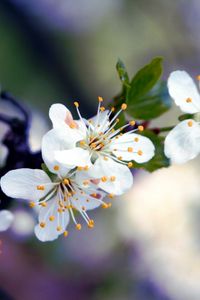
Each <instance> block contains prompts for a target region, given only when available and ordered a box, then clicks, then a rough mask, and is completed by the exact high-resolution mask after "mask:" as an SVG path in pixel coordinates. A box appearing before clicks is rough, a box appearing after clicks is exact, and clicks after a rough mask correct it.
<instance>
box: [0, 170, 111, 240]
mask: <svg viewBox="0 0 200 300" xmlns="http://www.w3.org/2000/svg"><path fill="white" fill-rule="evenodd" d="M59 169H61V173H63V168H60V167H59V165H55V166H54V173H55V176H54V178H53V179H50V177H49V176H48V175H47V174H46V173H45V172H44V171H43V170H32V169H18V170H13V171H10V172H8V173H7V174H6V175H4V176H3V177H2V178H1V188H2V190H3V192H4V193H5V194H6V195H7V196H9V197H12V198H21V199H25V200H30V201H31V202H30V206H31V207H34V206H35V205H39V206H40V210H39V224H38V225H36V227H35V234H36V236H37V237H38V239H39V240H41V241H52V240H54V239H56V238H57V237H58V236H59V235H60V234H62V233H63V234H64V236H67V235H68V232H67V231H66V227H67V225H68V223H69V218H70V215H71V217H72V219H73V221H74V223H75V224H76V228H77V229H79V230H80V229H81V224H80V223H77V221H76V219H75V216H74V212H73V210H74V209H76V210H77V211H79V213H80V214H81V215H82V217H83V218H84V220H85V221H86V223H87V224H88V227H89V228H92V227H93V226H94V222H93V220H91V219H90V218H89V217H88V214H87V213H86V211H87V210H90V209H94V208H96V207H98V206H99V205H101V204H102V206H103V207H105V208H107V207H109V204H106V203H104V202H103V201H102V198H103V197H104V193H102V192H101V191H99V190H98V189H97V187H96V185H95V184H94V183H92V182H90V181H89V180H87V179H85V178H84V181H83V180H82V176H81V173H80V172H78V173H77V172H76V171H74V170H68V171H67V170H66V171H65V176H63V175H61V174H59ZM63 174H64V173H63Z"/></svg>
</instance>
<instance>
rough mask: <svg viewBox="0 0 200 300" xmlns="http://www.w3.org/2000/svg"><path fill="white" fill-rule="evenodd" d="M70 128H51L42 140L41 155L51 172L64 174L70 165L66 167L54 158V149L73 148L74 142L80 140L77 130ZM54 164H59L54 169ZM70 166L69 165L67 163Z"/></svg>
mask: <svg viewBox="0 0 200 300" xmlns="http://www.w3.org/2000/svg"><path fill="white" fill-rule="evenodd" d="M72 131H73V130H72V129H70V128H67V127H66V128H60V129H52V130H50V131H49V132H47V133H46V134H45V135H44V137H43V140H42V157H43V160H44V162H45V164H46V165H47V167H48V169H49V170H50V171H51V172H53V173H59V174H61V175H63V176H64V175H66V174H67V173H68V171H69V169H70V167H69V168H68V167H66V166H64V165H63V164H62V162H58V161H57V159H56V151H60V150H66V149H73V148H74V147H75V145H76V142H77V141H79V140H81V137H80V135H79V134H78V132H77V130H75V131H73V132H72ZM55 166H59V168H58V170H57V171H56V170H55ZM69 166H70V165H69Z"/></svg>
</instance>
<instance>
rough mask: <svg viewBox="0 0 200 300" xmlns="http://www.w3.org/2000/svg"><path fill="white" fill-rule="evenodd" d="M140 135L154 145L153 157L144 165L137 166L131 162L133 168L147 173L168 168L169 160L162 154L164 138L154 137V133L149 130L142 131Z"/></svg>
mask: <svg viewBox="0 0 200 300" xmlns="http://www.w3.org/2000/svg"><path fill="white" fill-rule="evenodd" d="M141 134H142V135H144V136H146V137H148V138H149V139H150V140H151V141H152V143H153V144H154V146H155V148H156V150H155V156H154V157H153V158H152V159H151V160H150V161H148V162H147V163H144V164H138V163H136V162H134V161H133V168H142V169H145V170H147V171H149V172H153V171H155V170H158V169H160V168H163V167H165V168H166V167H168V166H169V165H170V163H169V159H168V158H167V157H166V156H165V154H164V139H165V138H164V137H162V136H158V135H156V134H155V133H154V132H152V131H150V130H144V131H143V132H142V133H141Z"/></svg>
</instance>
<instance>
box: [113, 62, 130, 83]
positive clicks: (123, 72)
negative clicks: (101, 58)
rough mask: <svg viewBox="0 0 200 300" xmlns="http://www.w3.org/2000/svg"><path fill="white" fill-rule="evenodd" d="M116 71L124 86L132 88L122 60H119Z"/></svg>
mask: <svg viewBox="0 0 200 300" xmlns="http://www.w3.org/2000/svg"><path fill="white" fill-rule="evenodd" d="M116 69H117V72H118V75H119V78H120V80H121V82H122V83H123V85H125V86H127V87H130V82H129V76H128V73H127V71H126V68H125V65H124V63H123V61H122V60H121V59H119V60H118V62H117V64H116Z"/></svg>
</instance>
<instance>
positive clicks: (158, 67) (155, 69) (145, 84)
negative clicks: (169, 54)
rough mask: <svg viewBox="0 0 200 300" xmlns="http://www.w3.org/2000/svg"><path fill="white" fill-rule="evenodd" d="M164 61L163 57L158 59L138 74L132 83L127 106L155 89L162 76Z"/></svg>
mask: <svg viewBox="0 0 200 300" xmlns="http://www.w3.org/2000/svg"><path fill="white" fill-rule="evenodd" d="M162 60H163V59H162V58H161V57H156V58H154V59H153V60H152V61H151V62H150V63H149V64H148V65H146V66H144V67H143V68H142V69H141V70H139V71H138V72H137V73H136V75H135V76H134V77H133V79H132V81H131V88H130V90H129V93H128V99H127V104H132V102H134V101H135V99H137V98H141V97H142V96H144V95H145V94H146V93H147V92H149V91H150V90H151V89H152V88H153V86H154V85H155V84H156V82H157V81H158V80H159V79H160V76H161V74H162Z"/></svg>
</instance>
